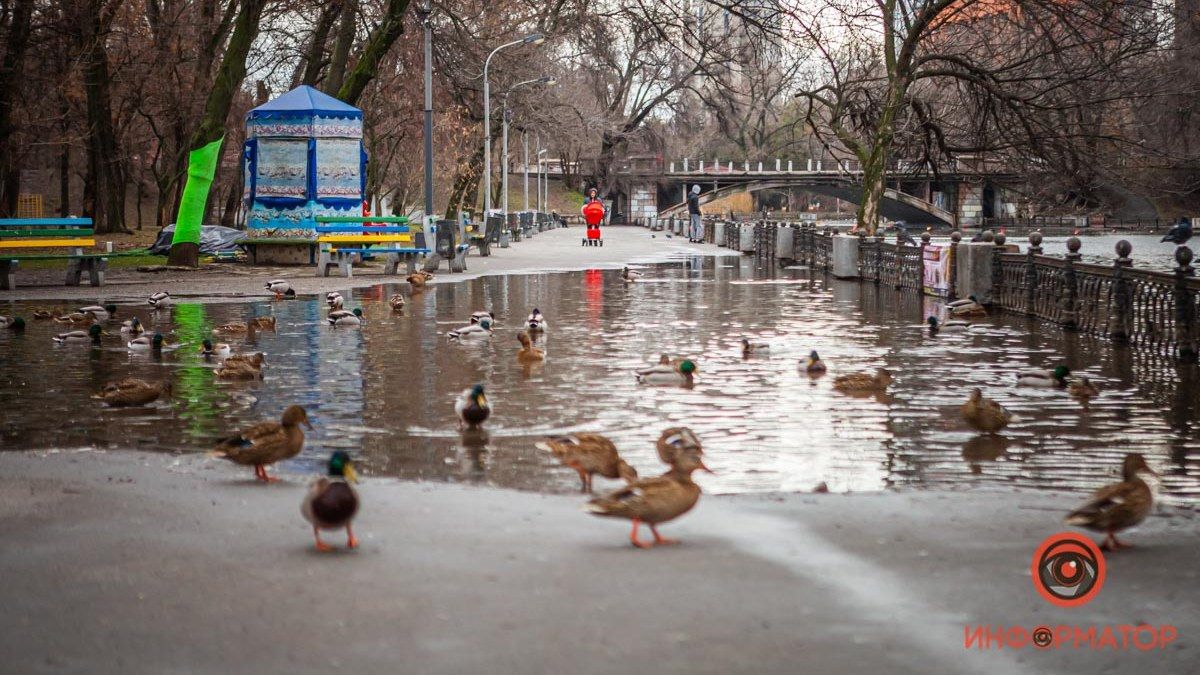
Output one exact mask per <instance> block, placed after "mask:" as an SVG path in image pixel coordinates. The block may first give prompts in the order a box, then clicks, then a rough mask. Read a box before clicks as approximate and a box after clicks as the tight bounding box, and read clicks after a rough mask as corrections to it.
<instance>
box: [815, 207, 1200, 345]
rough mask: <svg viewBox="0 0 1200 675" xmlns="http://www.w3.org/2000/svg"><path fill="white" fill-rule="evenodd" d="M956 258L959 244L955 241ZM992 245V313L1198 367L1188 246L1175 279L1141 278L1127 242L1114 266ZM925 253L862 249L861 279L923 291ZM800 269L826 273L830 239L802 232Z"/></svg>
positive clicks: (1001, 242) (874, 241)
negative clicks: (802, 266) (1039, 322)
mask: <svg viewBox="0 0 1200 675" xmlns="http://www.w3.org/2000/svg"><path fill="white" fill-rule="evenodd" d="M951 239H952V241H951V244H950V248H951V256H952V260H956V258H957V256H956V255H955V254H956V252H957V251H956V249H957V247H958V244H959V241H960V239H961V236H960V235H959V233H957V232H955V233H954V234H953V235H952V236H951ZM987 240H988V241H991V242H992V243H994V244H995V249H994V251H993V254H992V255H993V258H992V289H991V296H992V297H991V307H992V308H993V309H1000V310H1004V311H1007V312H1013V313H1016V314H1024V315H1026V316H1030V317H1034V318H1037V319H1040V320H1042V321H1048V322H1052V323H1055V324H1058V325H1060V326H1062V327H1063V328H1065V329H1067V330H1072V331H1080V332H1084V333H1089V334H1093V335H1099V336H1102V337H1107V338H1109V339H1112V340H1114V341H1118V342H1127V343H1130V344H1133V345H1136V346H1139V347H1146V348H1150V349H1153V350H1155V351H1158V352H1160V353H1163V354H1169V355H1172V356H1175V357H1176V358H1178V359H1180V360H1183V361H1188V362H1195V361H1196V360H1197V342H1198V335H1197V333H1198V332H1200V331H1198V326H1197V316H1198V315H1200V306H1198V298H1200V279H1197V278H1196V276H1195V270H1194V268H1193V267H1192V265H1191V263H1192V257H1193V254H1192V251H1191V249H1189V248H1187V247H1186V246H1181V247H1179V248H1178V249H1177V250H1176V252H1175V259H1176V263H1177V267H1176V268H1175V271H1174V272H1172V273H1165V272H1154V271H1149V270H1140V269H1135V268H1134V267H1133V261H1132V260H1131V259H1130V258H1129V254H1130V253H1131V252H1132V250H1133V247H1132V246H1131V245H1130V243H1129V242H1128V241H1124V240H1122V241H1120V242H1118V244H1117V246H1116V257H1115V258H1114V260H1113V264H1112V265H1111V266H1108V265H1093V264H1087V263H1082V262H1080V259H1081V256H1080V254H1079V249H1080V247H1081V242H1080V241H1079V239H1078V238H1075V237H1072V238H1071V239H1069V240H1068V241H1067V251H1066V253H1065V255H1064V256H1063V257H1056V256H1049V255H1045V252H1044V251H1043V250H1042V246H1041V244H1042V235H1041V233H1039V232H1034V233H1033V234H1031V235H1029V247H1028V250H1027V251H1026V252H1024V253H1021V252H1016V251H1014V250H1013V249H1015V248H1016V247H1013V246H1008V245H1006V244H1007V242H1006V238H1005V236H1004V235H1003V234H999V235H995V236H994V237H992V236H991V234H990V233H989V234H988V237H987ZM927 242H928V237H927V236H922V245H920V246H905V245H901V244H899V243H895V244H893V243H888V242H885V241H883V240H882V239H880V238H864V239H863V240H862V241H861V242H860V243H859V258H858V273H859V276H860V277H861V278H862V279H863V280H865V281H872V282H875V283H877V284H881V285H887V286H891V287H893V288H898V289H906V290H914V291H918V292H919V291H920V290H921V289H922V285H923V267H922V265H923V263H922V248H923V246H924V244H925V243H927ZM793 246H794V257H795V259H796V261H797V262H800V263H802V264H807V265H809V266H810V267H812V268H814V269H819V270H828V269H829V266H830V252H831V250H832V248H833V234H832V233H831V232H824V231H820V230H819V229H817V228H816V227H814V226H810V225H801V226H797V231H796V232H795V233H794V237H793ZM956 267H957V265H955V264H951V266H950V269H951V278H950V297H951V298H955V297H957V288H958V283H957V282H958V279H957V269H956Z"/></svg>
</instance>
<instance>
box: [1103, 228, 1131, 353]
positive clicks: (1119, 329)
mask: <svg viewBox="0 0 1200 675" xmlns="http://www.w3.org/2000/svg"><path fill="white" fill-rule="evenodd" d="M1116 251H1117V259H1116V260H1114V261H1113V279H1112V288H1111V290H1110V291H1109V305H1110V306H1109V313H1108V337H1109V338H1111V339H1112V340H1113V341H1114V342H1129V336H1130V333H1132V332H1133V331H1132V326H1133V284H1132V283H1130V281H1129V278H1128V276H1127V275H1126V274H1125V270H1127V269H1129V268H1130V267H1132V266H1133V260H1132V259H1130V257H1129V254H1130V253H1132V252H1133V244H1130V243H1129V241H1127V240H1125V239H1122V240H1121V241H1118V242H1117V246H1116Z"/></svg>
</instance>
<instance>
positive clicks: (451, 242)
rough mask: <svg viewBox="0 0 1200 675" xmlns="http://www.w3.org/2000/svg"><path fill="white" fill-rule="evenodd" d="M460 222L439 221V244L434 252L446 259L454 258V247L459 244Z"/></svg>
mask: <svg viewBox="0 0 1200 675" xmlns="http://www.w3.org/2000/svg"><path fill="white" fill-rule="evenodd" d="M457 235H458V223H456V222H454V221H453V220H439V221H437V235H436V236H437V245H436V246H435V247H434V249H433V250H434V252H435V253H437V254H438V256H440V257H441V258H444V259H445V260H451V259H453V258H454V248H455V247H456V246H457V245H458V241H457V238H458V237H457Z"/></svg>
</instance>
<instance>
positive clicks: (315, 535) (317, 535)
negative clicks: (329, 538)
mask: <svg viewBox="0 0 1200 675" xmlns="http://www.w3.org/2000/svg"><path fill="white" fill-rule="evenodd" d="M313 538H314V539H316V540H317V550H318V551H320V552H322V553H328V552H329V551H332V550H333V547H332V546H330V545H329V544H326V543H325V542H323V541H321V534H320V533H319V532H317V528H315V527H314V528H313Z"/></svg>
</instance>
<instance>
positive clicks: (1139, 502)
mask: <svg viewBox="0 0 1200 675" xmlns="http://www.w3.org/2000/svg"><path fill="white" fill-rule="evenodd" d="M1143 473H1148V474H1152V475H1155V476H1157V475H1158V474H1157V473H1156V472H1155V471H1154V470H1153V469H1151V468H1150V466H1149V465H1147V464H1146V458H1145V457H1143V456H1142V454H1141V453H1140V452H1131V453H1129V454H1127V455H1125V460H1124V462H1122V464H1121V477H1122V479H1123V480H1122V481H1121V482H1120V483H1113V484H1112V485H1106V486H1104V487H1102V488H1100V489H1099V490H1096V492H1095V494H1093V495H1092V497H1091V499H1089V500H1087V502H1085V503H1084V504H1083V505H1082V506H1080V507H1079V508H1077V509H1075V510H1074V511H1072V512H1071V513H1069V514H1067V517H1066V519H1065V520H1064V522H1066V524H1068V525H1077V526H1079V527H1086V528H1087V529H1089V530H1095V531H1097V532H1103V533H1104V534H1105V537H1104V542H1103V543H1101V544H1100V548H1102V549H1105V550H1115V549H1119V548H1129V547H1130V546H1132V544H1126V543H1124V542H1121V541H1118V540H1117V533H1118V532H1120V531H1121V530H1124V529H1128V528H1130V527H1133V526H1134V525H1137V524H1138V523H1141V522H1142V521H1143V520H1145V519H1146V516H1148V515H1149V514H1150V510H1151V509H1153V508H1154V492H1153V491H1152V490H1151V489H1150V486H1149V485H1147V484H1146V481H1145V480H1143V479H1142V474H1143Z"/></svg>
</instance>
